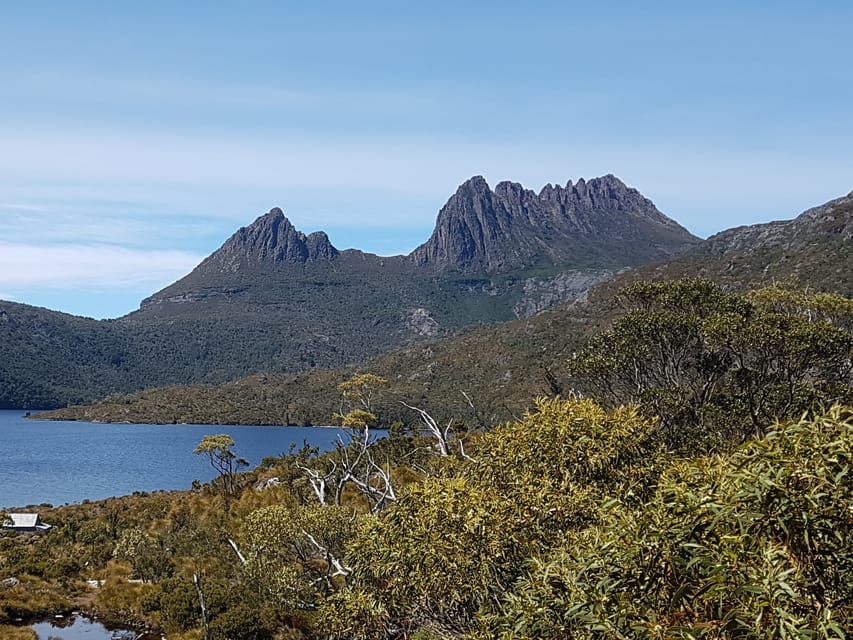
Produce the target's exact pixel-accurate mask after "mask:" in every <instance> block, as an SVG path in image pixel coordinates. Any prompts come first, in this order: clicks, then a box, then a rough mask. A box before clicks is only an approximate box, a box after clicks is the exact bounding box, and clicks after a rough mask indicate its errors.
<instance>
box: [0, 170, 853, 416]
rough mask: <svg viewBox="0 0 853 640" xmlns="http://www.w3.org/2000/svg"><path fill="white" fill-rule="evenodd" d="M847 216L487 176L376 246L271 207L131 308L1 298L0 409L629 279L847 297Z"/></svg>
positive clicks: (233, 369)
mask: <svg viewBox="0 0 853 640" xmlns="http://www.w3.org/2000/svg"><path fill="white" fill-rule="evenodd" d="M851 216H853V194H851V195H848V196H847V197H845V198H839V199H837V200H834V201H832V202H829V203H827V204H826V205H823V206H821V207H816V208H814V209H810V210H809V211H807V212H805V213H803V214H802V215H801V216H799V217H798V218H797V219H795V220H792V221H787V222H778V223H770V224H767V225H755V226H752V227H744V228H738V229H733V230H730V231H727V232H723V233H721V234H718V235H717V236H714V237H713V238H711V239H709V240H708V241H706V242H700V241H699V240H698V239H696V238H695V237H693V236H691V235H690V234H689V233H688V232H687V231H686V230H684V229H683V228H682V227H681V226H679V225H678V224H677V223H675V222H674V221H672V220H670V219H669V218H667V217H666V216H664V215H663V214H662V213H660V212H659V211H658V210H657V209H656V208H655V206H654V205H653V204H652V203H651V202H650V201H649V200H648V199H646V198H644V197H643V196H642V195H641V194H640V193H639V192H637V191H636V190H635V189H631V188H629V187H626V186H625V185H624V184H623V183H622V182H621V181H619V180H618V179H617V178H615V177H613V176H605V177H603V178H594V179H591V180H589V181H584V180H579V181H578V182H577V183H574V184H573V183H571V182H569V183H568V184H567V185H566V186H565V187H560V186H556V187H555V186H550V185H549V186H546V187H545V188H544V189H542V190H541V191H540V192H539V193H535V192H533V191H530V190H526V189H524V188H523V187H521V186H520V185H518V184H515V183H511V182H503V183H500V184H499V185H497V186H496V187H495V189H494V190H492V189H490V188H489V186H488V184H486V182H485V180H483V179H482V178H479V177H475V178H472V179H471V180H468V181H467V182H465V183H464V184H462V185H461V186H460V187H459V189H458V190H457V192H456V193H455V194H454V195H453V196H451V197H450V199H449V200H448V202H447V204H446V205H445V206H444V207H443V208H442V209H441V211H440V212H439V215H438V220H437V223H436V227H435V231H434V232H433V234H432V236H431V238H430V239H429V240H428V241H427V242H426V243H425V244H423V245H422V246H420V247H419V248H418V249H416V250H415V251H413V252H412V253H411V254H410V255H408V256H391V257H380V256H375V255H372V254H369V253H363V252H361V251H357V250H345V251H338V250H337V249H335V247H333V246H332V244H331V243H330V242H329V238H328V237H327V236H326V234H324V233H321V232H318V233H312V234H310V235H306V234H304V233H301V232H300V231H298V230H297V229H295V228H294V227H293V225H292V224H291V223H290V222H289V221H288V220H287V218H286V217H285V216H284V214H283V213H282V211H281V210H279V209H273V210H272V211H270V212H269V213H267V214H265V215H262V216H261V217H259V218H258V219H257V220H256V221H255V222H254V223H252V224H250V225H248V226H247V227H244V228H242V229H240V230H238V231H237V232H236V233H235V234H234V235H233V236H232V237H231V238H229V239H228V240H227V241H226V242H225V243H224V244H223V245H222V247H221V248H220V249H219V250H217V251H216V252H214V253H213V254H212V255H211V256H210V257H208V258H207V259H205V260H204V261H203V262H202V263H201V264H200V265H199V266H198V267H197V268H196V269H194V270H193V271H192V272H191V273H190V274H188V275H187V276H185V277H184V278H182V279H181V280H179V281H177V282H175V283H174V284H172V285H170V286H169V287H166V288H165V289H163V290H162V291H160V292H157V293H155V294H154V295H152V296H151V297H149V298H148V299H146V300H145V301H143V303H142V305H141V307H140V310H139V311H137V312H134V313H132V314H130V315H128V316H126V317H124V318H122V319H119V320H114V321H103V322H98V321H94V320H84V319H76V318H73V317H71V316H65V315H64V314H57V313H55V312H51V311H48V310H44V309H35V308H32V307H26V306H24V305H15V304H12V303H8V304H7V303H3V304H2V305H0V312H2V313H0V356H2V357H0V407H15V406H19V407H25V408H33V407H36V406H39V407H44V406H51V405H53V406H57V405H64V404H66V403H67V402H78V401H81V400H89V399H94V398H97V397H100V396H103V395H106V394H107V393H113V392H117V391H132V390H135V389H141V388H144V387H154V386H162V385H169V384H195V383H217V382H224V381H228V380H234V379H236V378H239V377H241V376H244V375H247V374H252V373H255V372H259V371H267V372H295V371H304V370H318V369H330V368H333V367H337V366H341V365H346V364H351V363H356V362H363V361H365V360H367V359H368V358H371V357H374V356H376V355H377V354H381V353H385V352H389V351H391V350H392V349H395V348H397V347H400V346H406V345H414V344H416V343H418V342H419V341H422V340H436V339H439V338H441V337H442V336H447V335H450V334H453V333H454V332H456V331H458V330H459V329H461V328H464V327H469V326H472V325H484V324H491V323H500V322H504V321H509V320H513V319H517V318H526V317H529V316H531V315H534V314H539V313H542V312H543V311H545V310H548V309H550V308H553V307H555V306H557V305H560V304H562V303H565V302H580V301H584V300H586V298H587V295H588V293H589V292H590V290H591V289H592V290H593V291H594V292H605V293H601V294H599V293H595V295H594V296H593V299H595V296H600V295H606V292H607V291H608V290H609V289H608V287H611V285H612V287H617V288H618V286H619V283H624V282H626V279H630V278H632V277H644V278H672V277H683V276H705V277H709V278H712V279H715V280H718V281H720V282H722V283H724V284H725V285H726V286H730V287H732V288H742V287H745V286H755V285H760V284H762V283H766V282H768V281H778V280H780V279H781V280H783V281H790V282H791V283H792V284H796V285H803V286H811V287H814V288H819V289H830V290H836V291H839V292H841V293H846V294H848V295H850V294H851V293H853V250H852V249H851V248H853V242H851V228H852V226H853V225H851ZM650 261H659V262H657V263H655V264H645V265H644V263H649V262H650ZM623 272H624V273H623ZM620 273H621V274H622V275H619V277H618V279H617V280H612V278H613V277H614V276H615V275H617V274H620ZM593 287H594V289H593ZM575 309H576V310H578V311H577V312H578V313H580V310H579V307H577V306H576V307H575ZM572 313H575V311H573V312H572ZM412 348H414V347H412ZM28 405H29V406H28Z"/></svg>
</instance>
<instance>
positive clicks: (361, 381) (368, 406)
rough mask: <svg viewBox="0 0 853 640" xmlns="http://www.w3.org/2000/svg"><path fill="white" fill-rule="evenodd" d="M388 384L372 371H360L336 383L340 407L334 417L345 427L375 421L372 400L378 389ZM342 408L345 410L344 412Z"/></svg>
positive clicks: (361, 425) (365, 424) (364, 424)
mask: <svg viewBox="0 0 853 640" xmlns="http://www.w3.org/2000/svg"><path fill="white" fill-rule="evenodd" d="M386 386H388V381H387V380H386V379H385V378H383V377H381V376H377V375H374V374H372V373H362V374H360V375H357V376H353V377H352V378H350V379H349V380H347V381H345V382H342V383H341V384H339V385H338V390H339V391H340V392H341V408H340V411H339V412H338V413H337V414H336V415H335V418H337V419H338V420H340V421H341V423H342V424H343V426H345V427H366V426H367V425H369V424H370V423H371V422H376V413H375V412H374V410H373V400H374V396H375V395H376V393H377V392H378V391H379V389H381V388H383V387H386ZM344 408H346V409H347V412H346V413H344Z"/></svg>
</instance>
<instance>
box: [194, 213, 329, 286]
mask: <svg viewBox="0 0 853 640" xmlns="http://www.w3.org/2000/svg"><path fill="white" fill-rule="evenodd" d="M337 256H338V250H337V249H335V248H334V247H333V246H332V243H331V242H329V237H328V236H327V235H326V234H325V233H323V232H322V231H318V232H316V233H312V234H311V235H308V236H306V235H305V234H304V233H302V232H301V231H297V230H296V229H295V228H294V226H293V225H292V224H291V223H290V220H288V219H287V218H286V217H285V216H284V213H283V212H282V210H281V209H279V208H277V207H276V208H274V209H271V210H270V212H269V213H267V214H266V215H263V216H261V217H260V218H258V219H257V220H256V221H255V222H254V224H252V225H250V226H248V227H242V228H241V229H240V230H238V231H237V232H236V233H235V234H234V235H233V236H231V238H230V239H229V240H228V241H227V242H226V243H225V244H224V245H222V247H221V248H220V249H219V250H218V251H217V252H216V253H214V254H212V255H211V256H210V257H208V258H207V259H206V260H205V261H204V262H202V264H201V265H199V266H200V268H203V269H208V270H214V271H216V270H218V271H237V270H238V269H240V268H245V267H249V266H256V267H257V266H261V265H264V264H279V265H281V264H295V265H298V264H304V263H306V262H308V261H309V260H327V261H328V260H334V259H335V258H336V257H337Z"/></svg>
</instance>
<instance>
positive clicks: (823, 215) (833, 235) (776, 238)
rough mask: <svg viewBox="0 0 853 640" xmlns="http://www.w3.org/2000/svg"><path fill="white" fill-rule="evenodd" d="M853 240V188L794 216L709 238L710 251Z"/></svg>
mask: <svg viewBox="0 0 853 640" xmlns="http://www.w3.org/2000/svg"><path fill="white" fill-rule="evenodd" d="M819 240H822V241H829V242H831V241H834V240H837V241H840V242H850V241H851V240H853V191H851V192H850V193H848V194H847V195H846V196H842V197H840V198H836V199H835V200H830V201H829V202H827V203H825V204H822V205H820V206H817V207H812V208H811V209H807V210H806V211H804V212H803V213H801V214H800V215H799V216H797V217H796V218H794V219H793V220H780V221H776V222H768V223H765V224H755V225H749V226H743V227H735V228H733V229H727V230H726V231H721V232H720V233H718V234H716V235H713V236H711V237H710V238H708V241H707V242H706V243H705V246H704V250H705V251H706V252H708V253H717V254H725V253H734V252H739V251H755V250H760V249H771V248H777V247H778V248H784V249H796V248H803V247H804V246H805V245H808V244H814V243H815V242H816V241H819Z"/></svg>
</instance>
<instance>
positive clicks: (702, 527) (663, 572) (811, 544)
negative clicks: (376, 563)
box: [481, 408, 853, 640]
mask: <svg viewBox="0 0 853 640" xmlns="http://www.w3.org/2000/svg"><path fill="white" fill-rule="evenodd" d="M851 462H853V413H851V412H850V411H849V410H844V409H840V408H834V409H832V410H831V411H830V412H829V413H827V414H826V415H823V416H820V417H817V418H815V419H814V420H802V421H799V422H796V423H794V424H790V425H781V426H779V427H778V428H777V429H776V430H774V431H772V432H771V433H769V434H768V435H767V437H766V438H764V439H761V440H756V441H754V442H750V443H748V444H746V445H744V446H742V447H741V448H740V449H738V450H737V451H736V452H735V453H734V454H732V455H731V456H725V457H724V456H713V457H708V458H699V459H695V460H688V461H683V462H679V463H677V464H674V465H673V466H672V467H671V468H670V469H669V470H668V471H667V472H666V473H665V475H664V476H663V478H662V480H661V483H660V487H659V489H658V491H657V494H656V496H655V497H654V499H653V500H651V501H650V502H649V503H648V504H647V505H645V506H644V507H643V508H642V509H632V508H628V507H626V506H625V505H623V504H618V503H617V504H614V505H612V508H611V511H610V514H609V516H608V517H607V519H606V520H603V521H602V522H601V523H600V524H599V525H597V526H595V527H592V528H590V529H589V530H587V531H586V532H584V533H583V535H581V536H579V537H577V538H576V539H575V540H574V542H573V543H572V544H568V545H566V546H564V547H562V548H559V549H555V550H554V552H553V553H552V554H551V555H550V557H547V558H545V559H542V560H536V561H535V562H534V563H533V564H532V565H531V571H530V574H529V575H528V576H527V577H525V578H523V579H522V580H520V581H519V583H518V584H517V585H516V587H515V590H514V592H513V593H511V594H510V595H509V596H508V597H507V598H506V599H505V602H504V605H503V611H502V613H501V614H499V615H495V616H493V617H491V618H488V619H487V620H486V624H485V629H484V630H483V632H482V634H481V636H482V637H500V638H514V639H521V638H530V639H532V638H566V637H571V638H578V639H581V638H590V639H591V638H603V637H607V638H685V639H686V638H762V639H765V638H766V639H770V638H798V639H803V640H805V639H807V638H808V639H811V638H842V637H844V631H849V630H850V628H851V625H853V527H851V517H853V478H851V469H850V465H851Z"/></svg>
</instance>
